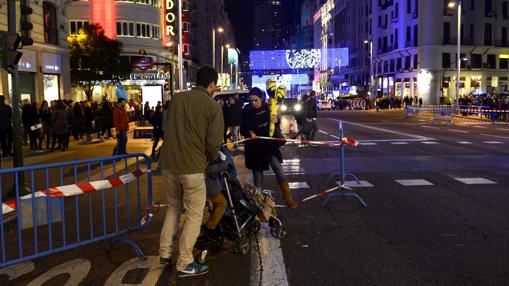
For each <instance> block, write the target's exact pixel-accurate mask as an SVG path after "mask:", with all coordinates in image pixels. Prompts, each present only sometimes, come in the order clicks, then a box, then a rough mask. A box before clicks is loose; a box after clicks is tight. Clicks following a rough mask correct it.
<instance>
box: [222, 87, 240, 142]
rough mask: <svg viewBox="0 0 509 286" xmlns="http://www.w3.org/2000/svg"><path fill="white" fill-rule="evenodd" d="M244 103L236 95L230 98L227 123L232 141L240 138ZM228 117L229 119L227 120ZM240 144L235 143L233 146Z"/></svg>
mask: <svg viewBox="0 0 509 286" xmlns="http://www.w3.org/2000/svg"><path fill="white" fill-rule="evenodd" d="M242 107H243V106H242V103H241V102H240V101H238V100H237V99H235V97H233V96H232V97H230V98H228V107H227V108H226V116H225V123H226V127H227V128H229V129H230V134H231V136H232V141H233V142H237V141H238V140H239V131H240V122H241V119H242ZM226 118H228V120H226ZM238 147H239V145H238V144H234V145H233V148H235V149H236V148H238Z"/></svg>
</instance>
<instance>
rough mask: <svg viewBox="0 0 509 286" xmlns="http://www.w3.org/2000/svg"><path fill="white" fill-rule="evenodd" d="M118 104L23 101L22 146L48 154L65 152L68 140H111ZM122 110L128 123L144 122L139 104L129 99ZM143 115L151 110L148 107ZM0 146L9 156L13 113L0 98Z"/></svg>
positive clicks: (2, 154) (3, 154)
mask: <svg viewBox="0 0 509 286" xmlns="http://www.w3.org/2000/svg"><path fill="white" fill-rule="evenodd" d="M117 104H118V103H113V102H110V101H107V100H104V101H102V102H98V101H92V100H87V101H80V102H78V101H76V102H74V101H72V100H54V101H51V102H47V101H46V100H43V101H42V102H35V101H34V102H30V101H29V100H27V99H25V100H23V102H22V104H21V110H20V112H21V124H22V140H23V145H26V146H28V145H29V147H30V151H31V152H42V151H44V150H47V151H50V152H51V151H54V150H61V151H66V150H68V149H69V141H70V138H73V139H74V141H76V142H79V141H82V142H84V143H91V142H92V139H93V137H96V138H98V139H99V140H113V139H114V134H113V133H112V128H114V127H115V126H114V110H115V105H117ZM122 108H123V109H124V110H125V116H126V117H125V119H126V120H127V122H131V121H135V120H142V119H143V114H142V108H141V104H140V103H138V102H136V101H134V100H131V101H129V102H125V104H124V105H123V107H122ZM146 112H150V113H152V112H153V111H152V110H151V109H150V108H149V109H148V110H147V111H146ZM117 132H118V131H117ZM0 145H1V153H0V154H1V156H2V157H10V156H12V154H13V112H12V107H11V106H10V105H9V104H7V103H6V102H5V98H4V97H3V96H0Z"/></svg>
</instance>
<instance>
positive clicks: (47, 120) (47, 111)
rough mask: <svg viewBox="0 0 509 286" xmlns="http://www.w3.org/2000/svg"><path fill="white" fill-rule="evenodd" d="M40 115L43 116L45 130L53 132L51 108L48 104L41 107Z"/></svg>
mask: <svg viewBox="0 0 509 286" xmlns="http://www.w3.org/2000/svg"><path fill="white" fill-rule="evenodd" d="M39 117H40V118H41V123H42V130H43V132H44V133H45V134H46V133H48V134H51V108H49V106H48V105H47V104H46V106H41V108H39Z"/></svg>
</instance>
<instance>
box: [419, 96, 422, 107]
mask: <svg viewBox="0 0 509 286" xmlns="http://www.w3.org/2000/svg"><path fill="white" fill-rule="evenodd" d="M419 107H422V97H419Z"/></svg>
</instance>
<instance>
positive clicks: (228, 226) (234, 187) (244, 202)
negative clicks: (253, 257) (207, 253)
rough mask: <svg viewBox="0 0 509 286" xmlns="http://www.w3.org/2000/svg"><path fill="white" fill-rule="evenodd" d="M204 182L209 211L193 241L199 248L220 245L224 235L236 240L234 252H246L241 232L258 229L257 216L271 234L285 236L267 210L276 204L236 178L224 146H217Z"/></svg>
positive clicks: (265, 194) (230, 159) (259, 225)
mask: <svg viewBox="0 0 509 286" xmlns="http://www.w3.org/2000/svg"><path fill="white" fill-rule="evenodd" d="M205 182H206V186H207V199H208V201H209V202H210V204H209V210H210V211H211V213H210V217H209V219H208V221H207V223H206V224H205V225H203V226H202V232H201V235H200V237H199V238H198V241H197V243H196V246H197V247H198V248H202V249H209V248H219V247H221V246H222V245H223V240H224V238H226V239H228V240H231V241H234V242H235V248H234V250H235V252H238V253H241V254H245V253H247V251H248V250H249V243H248V242H247V241H246V240H245V239H244V238H243V233H245V232H246V231H247V232H248V233H256V232H258V231H259V230H260V228H261V224H260V220H261V221H267V222H269V226H270V227H271V233H272V235H273V236H275V237H278V238H283V237H285V236H286V231H285V229H284V227H283V226H282V223H281V221H280V220H279V219H278V218H277V217H276V216H275V214H274V212H273V210H270V209H271V208H273V207H274V206H275V204H274V201H273V199H272V197H271V196H270V195H269V194H267V193H262V192H260V191H256V188H255V187H253V186H249V185H247V184H246V188H244V186H242V184H241V183H240V182H239V181H238V180H237V170H236V168H235V165H234V163H233V158H232V156H231V154H230V153H229V152H228V149H226V148H225V147H224V146H222V147H221V148H220V151H219V152H218V156H217V159H216V160H215V161H214V162H212V163H211V164H209V166H208V167H207V170H206V179H205ZM249 190H251V191H249ZM210 205H211V206H210ZM257 217H258V218H259V220H258V219H257Z"/></svg>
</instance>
